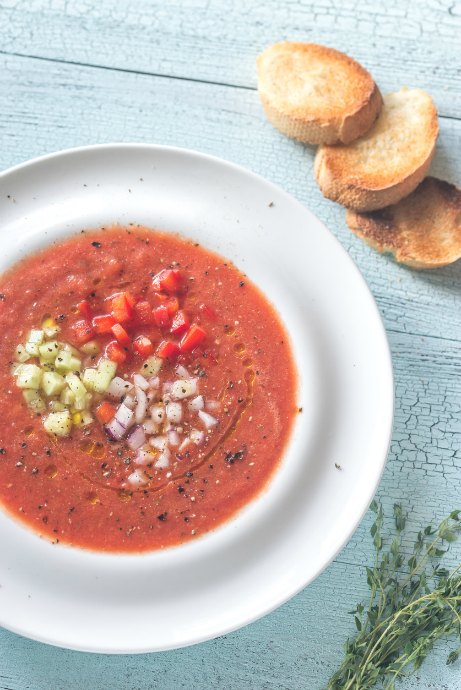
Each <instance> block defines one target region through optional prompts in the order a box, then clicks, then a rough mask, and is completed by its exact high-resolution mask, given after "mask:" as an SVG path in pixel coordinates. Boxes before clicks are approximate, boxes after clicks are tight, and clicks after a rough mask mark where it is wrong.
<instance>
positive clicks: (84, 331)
mask: <svg viewBox="0 0 461 690" xmlns="http://www.w3.org/2000/svg"><path fill="white" fill-rule="evenodd" d="M72 330H73V331H74V337H75V340H76V341H77V343H79V344H81V345H83V343H87V342H88V341H89V340H91V338H92V337H93V336H94V330H93V326H92V325H91V322H90V321H87V320H86V319H82V320H81V321H76V322H75V323H74V325H73V326H72Z"/></svg>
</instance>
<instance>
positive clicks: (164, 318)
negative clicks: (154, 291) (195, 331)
mask: <svg viewBox="0 0 461 690" xmlns="http://www.w3.org/2000/svg"><path fill="white" fill-rule="evenodd" d="M153 315H154V320H155V323H156V324H157V326H158V327H159V328H166V327H167V326H169V325H170V315H169V313H168V309H167V308H166V306H165V305H164V304H161V305H160V306H159V307H157V308H156V309H154V311H153Z"/></svg>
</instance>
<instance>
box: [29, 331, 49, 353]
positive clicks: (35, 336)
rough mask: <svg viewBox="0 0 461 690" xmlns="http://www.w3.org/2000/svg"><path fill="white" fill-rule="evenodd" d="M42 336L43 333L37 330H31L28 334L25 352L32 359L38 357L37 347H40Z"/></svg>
mask: <svg viewBox="0 0 461 690" xmlns="http://www.w3.org/2000/svg"><path fill="white" fill-rule="evenodd" d="M44 335H45V334H44V333H43V331H39V330H32V331H31V332H30V333H29V337H28V338H27V343H26V346H25V350H26V352H28V353H29V355H31V356H32V357H38V355H39V350H38V347H39V345H41V344H42V343H43V336H44Z"/></svg>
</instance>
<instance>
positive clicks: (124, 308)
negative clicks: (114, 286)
mask: <svg viewBox="0 0 461 690" xmlns="http://www.w3.org/2000/svg"><path fill="white" fill-rule="evenodd" d="M110 303H111V308H110V311H111V314H112V316H113V317H114V319H115V320H116V321H118V322H119V323H121V322H123V321H130V319H132V318H133V306H134V304H135V298H134V296H133V295H132V294H131V293H129V292H118V293H117V294H116V295H112V297H110Z"/></svg>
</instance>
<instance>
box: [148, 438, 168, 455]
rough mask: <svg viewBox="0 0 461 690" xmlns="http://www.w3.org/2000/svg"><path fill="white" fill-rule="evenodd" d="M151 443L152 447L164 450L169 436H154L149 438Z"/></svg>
mask: <svg viewBox="0 0 461 690" xmlns="http://www.w3.org/2000/svg"><path fill="white" fill-rule="evenodd" d="M149 443H150V445H151V446H152V448H156V449H157V450H161V451H163V450H165V448H166V447H167V444H168V438H167V437H166V436H152V437H151V438H150V439H149Z"/></svg>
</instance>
